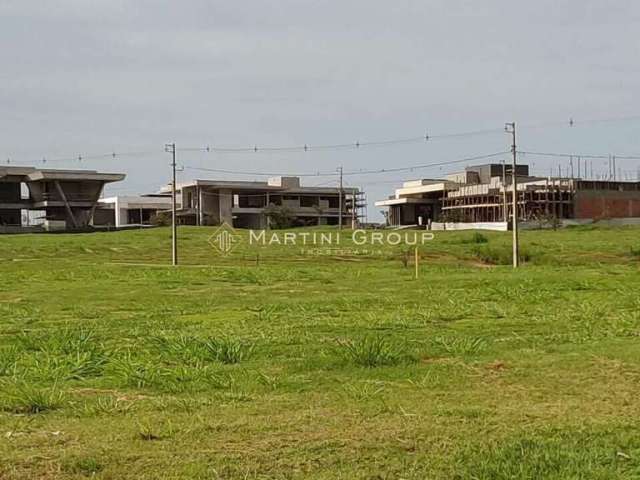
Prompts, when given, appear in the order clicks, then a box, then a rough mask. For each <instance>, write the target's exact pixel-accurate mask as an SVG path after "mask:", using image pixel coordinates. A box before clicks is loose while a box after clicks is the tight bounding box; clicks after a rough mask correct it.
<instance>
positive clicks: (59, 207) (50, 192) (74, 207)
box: [0, 166, 125, 231]
mask: <svg viewBox="0 0 640 480" xmlns="http://www.w3.org/2000/svg"><path fill="white" fill-rule="evenodd" d="M124 178H125V175H124V174H120V173H99V172H96V171H94V170H53V169H38V168H34V167H15V166H3V167H0V231H20V230H22V229H25V228H29V227H30V228H35V229H46V230H57V229H59V230H81V229H84V228H87V227H88V226H89V225H90V224H91V220H92V218H93V215H94V213H95V210H96V207H97V205H98V199H99V198H100V195H101V194H102V191H103V189H104V186H105V185H106V184H107V183H111V182H118V181H121V180H124ZM34 212H37V215H36V216H35V219H34V215H32V214H33V213H34ZM30 219H33V220H30Z"/></svg>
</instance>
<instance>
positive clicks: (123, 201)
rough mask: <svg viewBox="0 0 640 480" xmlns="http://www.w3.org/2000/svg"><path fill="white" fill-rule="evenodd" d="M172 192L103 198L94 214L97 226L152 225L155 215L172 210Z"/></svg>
mask: <svg viewBox="0 0 640 480" xmlns="http://www.w3.org/2000/svg"><path fill="white" fill-rule="evenodd" d="M171 206H172V203H171V195H170V194H147V195H119V196H115V197H108V198H101V199H100V200H99V202H98V208H97V209H96V212H95V214H94V216H93V225H95V226H113V227H116V228H120V227H130V226H142V225H152V224H153V221H154V217H156V216H157V215H159V214H161V213H162V212H167V211H168V210H171Z"/></svg>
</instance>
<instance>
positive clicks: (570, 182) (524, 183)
mask: <svg viewBox="0 0 640 480" xmlns="http://www.w3.org/2000/svg"><path fill="white" fill-rule="evenodd" d="M511 171H512V168H511V166H510V165H505V164H488V165H479V166H474V167H467V168H466V169H465V170H464V171H463V172H459V173H455V174H452V175H448V176H447V177H446V178H445V179H441V180H416V181H409V182H405V183H404V184H403V186H402V187H401V188H399V189H397V190H396V192H395V195H393V196H391V197H389V198H388V199H386V200H382V201H378V202H376V206H379V207H384V208H387V209H388V213H387V220H388V223H389V224H390V225H393V226H402V225H419V224H423V225H426V224H427V223H430V222H444V223H447V222H449V223H473V224H476V225H478V226H482V225H484V224H488V223H500V222H502V223H503V224H504V225H505V226H506V222H507V221H508V219H510V218H511V215H512V214H513V208H512V205H513V202H512V199H513V188H512V175H511ZM516 175H517V180H518V181H517V184H518V190H517V197H518V211H517V215H518V218H519V219H520V220H522V221H523V222H527V221H530V222H541V221H543V220H544V221H558V222H560V223H563V222H564V223H572V222H574V223H587V222H589V221H597V220H604V219H638V221H640V182H622V181H609V180H586V179H580V178H559V177H536V176H532V175H529V167H528V165H517V166H516Z"/></svg>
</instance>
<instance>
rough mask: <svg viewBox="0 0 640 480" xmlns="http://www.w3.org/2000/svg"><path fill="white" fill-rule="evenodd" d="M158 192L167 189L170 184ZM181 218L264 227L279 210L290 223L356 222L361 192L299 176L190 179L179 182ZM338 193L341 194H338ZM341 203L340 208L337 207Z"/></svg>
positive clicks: (193, 222)
mask: <svg viewBox="0 0 640 480" xmlns="http://www.w3.org/2000/svg"><path fill="white" fill-rule="evenodd" d="M163 192H167V193H170V192H171V187H170V186H169V187H167V188H165V189H164V190H163ZM177 193H178V194H179V195H180V198H181V208H180V210H179V216H180V219H181V223H186V224H191V225H218V224H220V223H223V222H226V223H228V224H229V225H232V226H234V227H239V228H265V227H266V226H267V225H268V223H269V222H271V221H272V220H273V218H274V217H275V216H277V215H278V214H284V215H286V216H287V217H288V218H289V220H290V222H291V225H292V226H303V225H338V224H339V223H340V217H342V223H343V224H344V225H351V223H352V221H353V222H354V223H357V222H358V221H359V219H360V217H361V216H362V215H363V210H364V206H365V203H364V197H363V193H362V192H361V191H360V190H359V189H357V188H353V187H348V188H344V189H343V190H342V191H341V190H340V189H339V188H336V187H306V186H302V185H301V184H300V178H298V177H275V178H271V179H269V180H268V181H266V182H250V181H235V180H234V181H228V180H194V181H192V182H187V183H183V184H179V185H178V187H177ZM341 197H342V199H341ZM341 207H342V208H341Z"/></svg>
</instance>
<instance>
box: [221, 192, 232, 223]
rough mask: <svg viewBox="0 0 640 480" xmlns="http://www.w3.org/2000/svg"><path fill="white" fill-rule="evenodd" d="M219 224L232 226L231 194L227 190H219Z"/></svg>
mask: <svg viewBox="0 0 640 480" xmlns="http://www.w3.org/2000/svg"><path fill="white" fill-rule="evenodd" d="M218 202H219V208H220V210H219V212H220V213H219V215H220V223H228V224H229V225H233V212H232V209H233V193H232V191H231V190H229V189H221V190H220V195H219V197H218Z"/></svg>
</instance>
